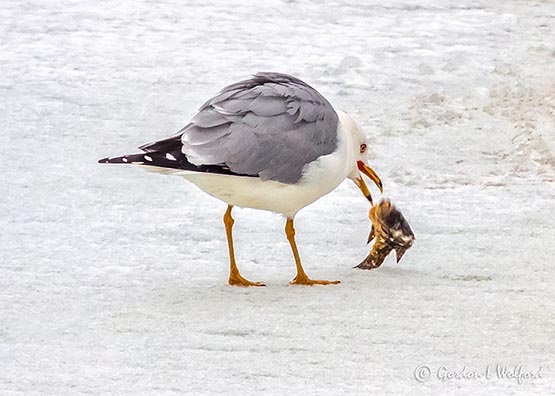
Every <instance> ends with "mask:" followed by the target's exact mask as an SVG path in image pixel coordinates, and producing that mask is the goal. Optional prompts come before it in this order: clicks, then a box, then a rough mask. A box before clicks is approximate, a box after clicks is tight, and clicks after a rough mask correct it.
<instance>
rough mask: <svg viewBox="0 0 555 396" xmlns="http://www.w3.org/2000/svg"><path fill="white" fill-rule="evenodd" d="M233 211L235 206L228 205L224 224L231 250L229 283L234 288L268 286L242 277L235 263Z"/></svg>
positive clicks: (228, 245)
mask: <svg viewBox="0 0 555 396" xmlns="http://www.w3.org/2000/svg"><path fill="white" fill-rule="evenodd" d="M231 209H233V206H231V205H228V207H227V210H226V212H225V214H224V224H225V234H226V236H227V247H228V248H229V279H228V281H227V283H229V284H230V285H232V286H243V287H248V286H266V285H265V284H264V283H261V282H251V281H250V280H247V279H245V278H243V277H242V276H241V274H240V273H239V269H238V268H237V263H236V262H235V250H234V249H233V234H232V228H233V223H235V220H233V217H231Z"/></svg>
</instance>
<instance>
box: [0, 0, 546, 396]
mask: <svg viewBox="0 0 555 396" xmlns="http://www.w3.org/2000/svg"><path fill="white" fill-rule="evenodd" d="M448 4H451V5H448ZM0 65H1V73H0V98H1V99H0V101H1V102H0V117H1V120H2V131H1V132H0V147H1V149H0V152H1V161H0V164H1V167H2V173H1V176H0V178H1V186H2V190H3V193H2V199H1V200H0V213H1V215H0V229H1V231H0V394H1V395H41V396H42V395H78V394H91V395H108V394H118V395H120V394H121V395H184V394H190V395H213V394H230V395H258V394H268V395H285V394H287V395H299V394H305V395H370V394H390V395H398V394H409V393H410V394H454V395H469V394H472V395H474V394H488V395H490V394H506V395H509V394H523V395H532V394H538V395H547V394H550V393H553V392H554V389H555V342H554V341H553V334H554V332H555V316H554V310H555V297H554V290H555V269H554V264H555V259H554V257H555V243H554V241H555V226H554V225H553V219H554V217H555V170H554V169H555V3H553V2H551V1H501V0H500V1H486V0H483V1H471V0H463V1H458V2H444V1H440V0H432V1H424V0H420V1H408V0H407V1H393V0H392V1H362V2H361V1H352V2H349V1H347V0H336V1H333V2H329V3H328V5H326V6H323V5H322V4H321V2H319V1H295V0H289V1H280V0H267V1H264V2H262V1H257V2H254V1H252V2H248V1H245V0H234V1H226V0H219V1H205V0H202V1H187V2H181V1H178V0H174V1H170V0H166V1H158V2H154V1H152V2H147V1H130V0H129V1H118V2H104V1H87V0H80V1H50V2H45V1H39V0H36V1H23V0H14V1H10V0H2V2H1V3H0ZM256 71H282V72H287V73H291V74H294V75H297V76H299V77H301V78H303V79H305V80H306V81H308V82H309V83H311V84H313V85H314V86H315V87H317V88H318V89H319V90H320V91H321V92H322V93H323V94H324V95H326V96H327V97H328V98H329V99H330V101H331V102H332V103H333V104H334V105H335V106H336V107H338V108H341V109H344V110H346V111H348V112H350V113H352V114H353V115H354V116H355V117H356V118H357V119H358V120H359V122H360V123H361V124H362V125H363V127H364V128H365V130H366V131H367V133H368V135H369V136H370V137H371V139H372V140H371V141H372V147H371V150H372V153H373V156H374V160H373V161H372V165H373V166H374V168H375V169H376V171H377V172H378V173H379V174H380V176H381V177H382V179H383V181H384V184H385V190H386V195H387V196H388V197H390V198H391V199H392V200H393V201H394V202H396V203H397V204H398V205H399V207H400V208H401V210H402V211H403V213H404V214H405V216H406V217H407V218H408V219H409V221H410V222H411V225H412V227H413V229H414V232H415V234H416V237H417V243H416V245H415V246H414V247H413V249H411V250H410V251H408V252H407V254H406V255H405V257H404V258H403V260H402V261H401V263H400V264H395V262H394V260H393V257H390V258H389V259H388V260H387V261H386V263H385V264H384V266H383V267H382V268H380V269H379V270H378V271H366V272H365V271H358V270H353V269H352V268H351V267H352V266H354V265H356V264H358V263H359V262H360V260H361V259H362V258H363V257H364V256H365V255H366V254H367V253H368V247H367V246H366V245H365V241H366V237H367V233H368V229H369V223H368V220H367V218H366V212H367V209H368V207H367V203H366V202H365V201H364V199H362V198H361V197H360V194H359V193H358V191H357V190H356V188H355V186H354V185H352V183H350V182H346V183H344V184H343V185H341V186H340V187H339V188H338V189H337V190H336V191H335V192H333V193H331V194H330V195H328V196H326V197H324V198H322V199H321V200H320V201H318V202H317V203H315V204H314V205H312V206H310V207H308V208H306V209H305V210H303V211H302V212H301V213H300V214H299V216H298V218H297V231H298V234H297V235H298V243H299V246H300V250H301V255H302V257H303V259H304V264H305V268H306V270H307V272H308V273H309V274H310V275H312V276H313V277H325V278H330V279H334V278H339V279H341V280H342V281H343V283H341V285H339V286H336V287H313V288H307V287H291V286H288V281H289V280H290V279H291V278H292V277H293V276H294V273H295V271H294V263H293V259H292V256H291V253H290V250H289V246H288V244H287V242H286V240H285V237H284V235H283V234H284V233H283V225H284V220H283V219H282V218H280V217H279V216H278V215H274V214H269V213H263V212H256V211H251V210H236V213H235V217H236V228H235V230H236V232H235V239H236V249H237V255H238V260H239V266H240V268H241V270H242V272H243V274H244V275H245V276H246V277H248V278H250V279H252V280H260V281H264V282H266V283H267V284H268V287H266V288H251V289H240V288H231V287H229V286H226V284H225V282H226V278H227V267H228V264H227V248H226V243H225V236H224V232H223V225H222V220H221V216H222V214H223V211H224V209H225V205H224V204H223V203H221V202H219V201H216V200H214V199H212V198H210V197H208V196H206V195H204V194H203V193H201V192H200V191H199V190H197V189H196V188H195V187H194V186H193V185H191V184H188V183H187V182H185V181H183V180H182V179H179V178H174V177H168V176H161V175H156V174H151V173H147V172H143V171H141V170H140V169H137V168H133V167H125V166H119V167H118V166H105V165H98V164H97V163H96V160H97V159H98V158H100V157H102V156H105V155H116V154H121V153H127V152H130V151H133V149H134V147H135V146H138V145H140V144H142V143H145V142H148V141H150V140H153V139H155V138H161V137H165V136H167V135H169V134H171V133H173V132H174V131H176V130H177V129H179V128H180V127H181V126H183V125H184V123H185V122H186V121H187V120H188V118H189V117H190V116H191V115H192V114H193V113H194V112H195V110H196V108H197V107H198V106H199V105H200V104H201V103H202V102H203V101H204V100H205V99H206V98H207V97H208V96H210V95H212V94H214V93H215V92H217V91H218V89H220V88H221V87H222V86H223V85H225V84H228V83H231V82H233V81H235V80H237V79H242V78H245V77H247V76H249V75H250V74H252V73H254V72H256ZM373 191H374V195H375V196H378V192H377V191H376V190H375V189H374V190H373ZM496 364H500V365H503V366H508V367H509V368H513V367H514V366H518V365H522V369H521V370H524V371H530V372H534V373H535V372H537V371H538V370H540V369H541V371H540V373H539V374H540V376H541V377H542V378H535V379H524V380H523V383H522V384H518V382H517V381H516V380H514V379H503V378H497V376H496V374H495V373H493V374H492V373H491V372H490V374H492V375H491V376H492V378H489V379H486V378H478V379H462V378H452V379H445V380H442V379H440V378H438V372H439V376H440V377H441V376H445V375H446V374H445V373H444V372H443V374H444V375H442V370H443V369H442V368H441V367H442V366H444V367H445V370H447V371H449V372H455V374H457V373H458V376H459V377H462V376H466V377H467V376H468V372H474V371H476V372H478V374H480V375H481V376H482V377H484V376H485V374H486V373H485V371H486V369H487V366H488V365H489V366H490V368H491V369H495V365H496ZM420 365H427V366H429V368H430V370H431V378H429V380H428V381H425V382H423V383H421V382H418V381H417V380H416V379H415V378H414V372H415V369H416V368H417V367H418V366H420ZM462 370H465V371H464V372H463V373H462V374H461V371H462ZM418 373H419V374H422V373H423V374H426V368H423V369H419V371H418ZM465 373H466V374H465Z"/></svg>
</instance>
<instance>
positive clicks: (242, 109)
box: [98, 72, 383, 286]
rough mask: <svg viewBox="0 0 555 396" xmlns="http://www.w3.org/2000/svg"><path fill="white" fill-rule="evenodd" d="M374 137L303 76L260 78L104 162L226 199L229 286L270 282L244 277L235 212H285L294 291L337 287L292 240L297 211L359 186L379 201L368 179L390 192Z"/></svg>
mask: <svg viewBox="0 0 555 396" xmlns="http://www.w3.org/2000/svg"><path fill="white" fill-rule="evenodd" d="M367 147H368V141H367V137H366V135H365V134H364V132H363V131H362V129H361V128H360V127H359V126H358V125H357V123H356V122H355V120H354V119H353V118H352V117H350V116H349V115H347V114H346V113H344V112H342V111H338V110H335V109H334V108H333V107H332V105H331V104H330V103H329V102H328V101H327V100H326V99H325V98H324V97H323V96H322V95H321V94H320V93H319V92H318V91H316V90H315V89H314V88H312V87H311V86H310V85H308V84H307V83H305V82H304V81H301V80H300V79H298V78H296V77H293V76H290V75H287V74H282V73H273V72H265V73H257V74H255V75H254V76H253V77H252V78H250V79H247V80H243V81H239V82H237V83H235V84H232V85H229V86H227V87H225V88H223V89H222V90H221V91H220V92H219V93H218V94H217V95H216V96H214V97H213V98H211V99H209V100H208V101H206V102H205V103H204V104H203V105H202V106H201V107H200V109H199V111H198V112H197V113H196V114H195V115H194V116H193V117H192V119H191V120H190V122H189V123H188V124H187V125H186V126H185V127H183V128H182V129H181V130H179V131H178V132H177V133H176V134H174V135H173V136H171V137H168V138H165V139H162V140H157V141H154V142H151V143H147V144H145V145H143V146H140V147H139V149H140V150H141V151H142V153H140V154H129V155H122V156H117V157H107V158H103V159H100V160H99V161H98V162H99V163H106V164H132V165H138V166H141V167H144V168H145V169H147V170H151V171H155V172H161V173H166V174H174V175H178V176H182V177H184V178H185V179H187V180H189V181H190V182H192V183H194V184H195V185H197V186H198V187H199V188H200V189H201V190H203V191H204V192H206V193H208V194H210V195H211V196H213V197H215V198H218V199H220V200H222V201H224V202H225V203H227V205H228V206H227V210H226V212H225V214H224V217H223V220H224V225H225V231H226V237H227V243H228V249H229V261H230V271H229V278H228V283H229V284H230V285H235V286H264V284H263V283H261V282H251V281H249V280H247V279H246V278H244V277H243V276H242V275H241V274H240V272H239V269H238V267H237V263H236V261H235V252H234V248H233V235H232V228H233V224H234V220H233V217H232V215H231V212H232V209H233V207H234V206H239V207H243V208H252V209H260V210H266V211H271V212H275V213H280V214H282V215H283V216H285V218H286V219H287V220H286V223H285V235H286V237H287V240H288V241H289V244H290V246H291V250H292V252H293V256H294V259H295V264H296V269H297V274H296V276H295V278H294V279H293V280H292V281H291V282H290V283H291V284H295V285H317V284H319V285H328V284H337V283H339V282H340V281H337V280H332V281H330V280H318V279H311V278H309V277H308V276H307V274H306V272H305V271H304V269H303V266H302V263H301V258H300V255H299V251H298V248H297V244H296V242H295V227H294V218H295V215H296V214H297V213H298V212H299V210H301V209H302V208H304V207H305V206H307V205H309V204H311V203H313V202H314V201H316V200H317V199H319V198H320V197H322V196H324V195H326V194H328V193H329V192H331V191H332V190H334V189H335V188H336V187H337V186H339V184H341V182H342V181H343V180H345V179H350V180H352V181H353V182H354V183H355V184H356V185H357V187H358V188H359V189H360V191H361V192H362V194H363V195H364V196H365V197H366V199H367V200H368V201H370V204H372V196H371V194H370V191H369V189H368V187H367V185H366V183H365V181H364V179H363V177H362V175H361V172H362V174H364V175H366V176H367V177H369V178H370V179H371V180H372V181H373V182H374V183H376V185H377V186H378V188H379V189H380V191H381V192H383V187H382V182H381V180H380V178H379V177H378V175H377V174H376V172H374V170H373V169H372V168H371V167H370V166H368V164H367Z"/></svg>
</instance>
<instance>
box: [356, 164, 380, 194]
mask: <svg viewBox="0 0 555 396" xmlns="http://www.w3.org/2000/svg"><path fill="white" fill-rule="evenodd" d="M357 166H358V170H359V171H361V172H362V173H364V174H365V175H366V176H368V177H369V178H370V179H371V180H372V181H373V182H374V183H376V186H378V188H379V189H380V192H381V193H383V184H382V181H381V180H380V177H379V176H378V174H377V173H376V172H374V169H372V168H370V167H369V166H368V165H366V164H365V163H364V162H362V161H357ZM355 183H356V185H357V186H358V188H359V189H360V191H362V194H364V196H365V197H366V199H368V201H370V204H371V205H373V204H374V202H373V201H372V195H371V194H370V190H368V186H366V183H365V182H364V180H363V178H362V176H360V177H357V178H356V180H355Z"/></svg>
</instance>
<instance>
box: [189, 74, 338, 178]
mask: <svg viewBox="0 0 555 396" xmlns="http://www.w3.org/2000/svg"><path fill="white" fill-rule="evenodd" d="M337 125H338V116H337V113H336V112H335V110H334V109H333V107H332V106H331V105H330V103H329V102H328V101H327V100H326V99H325V98H324V97H323V96H322V95H320V94H319V93H318V92H317V91H316V90H315V89H314V88H312V87H311V86H309V85H308V84H306V83H304V82H303V81H301V80H299V79H297V78H295V77H292V76H289V75H286V74H280V73H257V74H256V75H255V76H254V77H253V78H251V79H249V80H245V81H241V82H238V83H236V84H233V85H230V86H228V87H226V88H224V89H223V90H222V91H221V92H220V93H219V94H218V95H216V96H215V97H214V98H212V99H210V100H209V101H207V102H206V103H205V104H204V105H203V106H201V108H200V109H199V112H198V113H197V114H196V115H195V116H194V117H193V118H192V119H191V122H190V124H188V125H187V126H186V127H185V128H183V129H182V130H181V131H180V133H182V135H181V142H182V144H183V147H182V151H183V153H184V154H185V155H186V157H187V159H188V160H189V161H190V162H191V163H193V164H195V165H197V166H201V165H219V166H222V167H225V168H229V170H230V171H231V172H233V173H237V174H242V175H249V176H258V177H260V178H261V179H262V180H275V181H279V182H282V183H290V184H292V183H295V182H297V181H298V180H299V179H300V178H301V176H302V172H303V167H304V166H305V165H306V164H308V163H310V162H312V161H314V160H316V159H317V158H318V157H320V156H323V155H327V154H330V153H332V152H333V151H334V150H335V149H336V147H337Z"/></svg>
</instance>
